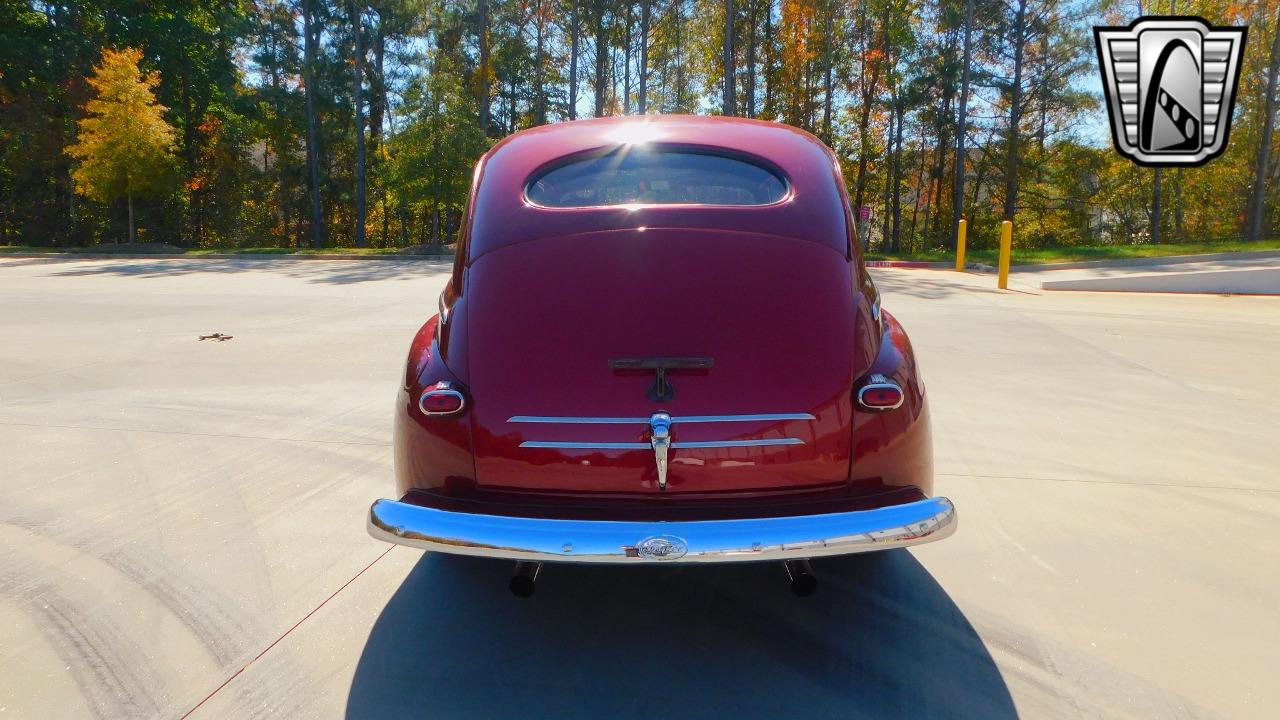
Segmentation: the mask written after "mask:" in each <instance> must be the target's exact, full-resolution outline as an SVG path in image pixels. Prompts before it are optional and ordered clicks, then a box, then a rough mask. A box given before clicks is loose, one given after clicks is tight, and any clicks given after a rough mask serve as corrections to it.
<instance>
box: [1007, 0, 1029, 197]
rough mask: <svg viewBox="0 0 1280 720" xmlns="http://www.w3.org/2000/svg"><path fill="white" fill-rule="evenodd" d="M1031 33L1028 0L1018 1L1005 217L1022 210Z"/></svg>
mask: <svg viewBox="0 0 1280 720" xmlns="http://www.w3.org/2000/svg"><path fill="white" fill-rule="evenodd" d="M1026 36H1027V0H1018V10H1017V13H1016V14H1015V15H1014V20H1013V38H1012V40H1013V86H1012V87H1011V88H1010V90H1011V92H1010V96H1009V130H1008V139H1007V142H1006V143H1005V149H1006V151H1007V153H1008V154H1007V155H1006V157H1005V170H1004V219H1005V220H1010V221H1012V220H1013V215H1014V213H1015V212H1017V210H1018V163H1019V161H1020V160H1021V158H1020V157H1019V155H1018V154H1019V152H1020V150H1019V147H1018V140H1019V130H1018V128H1019V126H1020V125H1021V123H1022V55H1023V53H1022V51H1023V45H1024V44H1025V41H1026Z"/></svg>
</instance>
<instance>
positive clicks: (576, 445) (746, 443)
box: [520, 438, 804, 450]
mask: <svg viewBox="0 0 1280 720" xmlns="http://www.w3.org/2000/svg"><path fill="white" fill-rule="evenodd" d="M803 444H804V441H803V440H801V439H800V438H759V439H755V440H708V441H704V442H673V443H671V449H673V450H691V449H697V448H731V447H767V446H772V445H803ZM520 447H522V448H557V449H561V450H649V449H651V448H652V445H651V444H650V443H643V442H579V441H576V440H525V441H524V442H522V443H520Z"/></svg>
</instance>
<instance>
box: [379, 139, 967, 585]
mask: <svg viewBox="0 0 1280 720" xmlns="http://www.w3.org/2000/svg"><path fill="white" fill-rule="evenodd" d="M465 217H466V220H465V227H464V229H463V232H462V235H461V240H460V242H459V244H458V253H457V261H456V263H455V266H454V269H453V275H452V278H451V279H450V280H449V282H448V285H447V286H446V287H445V290H444V293H443V294H442V295H441V297H440V312H439V314H438V315H437V316H435V317H432V318H431V319H430V320H428V321H427V322H426V324H425V325H423V326H422V329H421V330H419V331H418V334H417V337H415V338H414V340H413V344H412V347H411V348H410V351H409V360H408V364H407V367H406V368H405V374H404V379H403V383H402V385H401V387H400V391H399V395H398V399H397V401H396V417H395V472H396V484H397V487H396V490H397V494H398V496H399V499H398V500H378V501H377V502H375V503H374V504H373V507H372V508H371V509H370V511H369V532H370V533H371V534H372V535H373V536H374V537H375V538H378V539H381V540H386V541H388V542H393V543H399V544H401V545H409V546H412V547H418V548H425V549H427V550H435V551H438V552H444V553H456V554H460V555H479V556H485V557H494V558H508V559H513V560H515V561H517V565H516V574H515V576H514V577H513V579H512V583H511V588H512V590H513V591H514V592H516V593H517V594H520V595H527V594H530V593H532V592H533V589H534V578H535V577H536V575H537V572H538V569H539V568H540V567H541V563H543V562H551V561H554V562H585V563H629V564H635V565H639V564H650V563H695V562H743V561H762V560H776V561H782V562H785V563H786V566H787V569H788V571H789V572H790V574H791V577H792V581H793V588H794V589H795V590H796V591H797V592H798V593H800V594H807V593H808V592H811V591H812V590H813V588H814V587H815V584H816V581H815V580H814V578H813V576H812V574H810V572H809V570H808V563H807V559H808V558H813V557H818V556H826V555H839V554H846V553H856V552H863V551H867V550H881V549H887V548H896V547H904V546H907V545H915V544H918V543H924V542H929V541H931V540H937V539H940V538H943V537H946V536H947V535H949V534H950V533H951V532H953V531H954V529H955V526H956V511H955V509H954V507H953V506H952V504H951V502H950V501H949V500H947V499H946V498H942V497H931V494H932V491H933V468H932V463H933V458H932V448H931V444H930V434H929V415H928V407H927V403H926V395H925V388H924V385H923V383H922V382H921V380H920V376H919V372H918V369H917V367H916V363H915V358H914V356H913V354H912V350H911V344H910V342H909V341H908V339H907V335H906V333H905V332H904V331H903V329H902V326H901V325H899V324H898V322H897V320H895V319H894V318H893V316H892V315H890V314H889V313H888V312H886V311H882V310H881V309H880V300H879V295H878V293H877V292H876V288H875V286H874V285H873V284H872V281H871V278H870V276H869V275H868V274H867V270H866V268H865V266H864V264H863V261H862V256H861V252H860V247H859V243H858V241H857V237H856V235H855V229H854V223H853V218H852V216H851V214H850V208H849V199H848V196H847V193H846V190H845V184H844V181H843V179H842V177H841V174H840V169H839V164H838V163H837V161H836V158H835V155H834V154H833V153H832V152H831V151H830V150H829V149H827V147H826V146H825V145H823V144H822V143H821V142H819V141H818V140H817V139H816V138H815V137H813V136H812V135H810V134H808V133H806V132H803V131H801V130H797V129H795V128H793V127H789V126H786V125H780V124H776V123H768V122H759V121H753V120H742V119H734V118H711V117H680V116H661V117H640V118H634V117H633V118H611V119H600V120H586V121H581V122H568V123H561V124H557V125H548V126H543V127H538V128H534V129H531V130H526V131H524V132H520V133H517V134H515V135H512V136H510V137H508V138H507V139H505V140H503V141H502V142H500V143H498V144H497V145H496V146H495V147H494V148H493V149H492V150H490V151H489V152H488V153H487V154H486V155H485V156H484V157H483V158H482V159H481V160H480V163H479V165H478V167H477V168H476V171H475V180H474V183H473V186H472V189H471V196H470V199H469V201H468V206H467V211H466V216H465Z"/></svg>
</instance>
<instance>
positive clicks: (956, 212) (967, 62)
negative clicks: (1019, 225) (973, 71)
mask: <svg viewBox="0 0 1280 720" xmlns="http://www.w3.org/2000/svg"><path fill="white" fill-rule="evenodd" d="M972 32H973V0H965V4H964V62H963V65H962V68H961V71H960V110H959V112H958V114H957V115H956V120H957V122H956V169H955V178H954V180H953V182H954V183H955V185H954V187H953V188H952V190H951V216H952V217H951V224H952V228H951V249H952V250H955V249H956V247H957V243H958V242H959V233H960V218H962V217H964V175H965V164H964V153H965V147H964V144H965V141H966V140H967V139H968V138H967V133H968V132H969V68H970V66H971V64H972V62H973V44H972V41H971V37H970V36H971V34H972Z"/></svg>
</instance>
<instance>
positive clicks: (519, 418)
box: [507, 415, 649, 425]
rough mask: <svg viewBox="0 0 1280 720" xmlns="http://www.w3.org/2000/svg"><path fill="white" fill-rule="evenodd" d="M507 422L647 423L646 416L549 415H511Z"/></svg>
mask: <svg viewBox="0 0 1280 720" xmlns="http://www.w3.org/2000/svg"><path fill="white" fill-rule="evenodd" d="M507 422H509V423H561V424H565V425H630V424H632V423H635V424H637V425H638V424H640V423H645V424H648V422H649V418H647V417H643V418H642V417H550V416H544V415H513V416H511V417H509V418H507Z"/></svg>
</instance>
